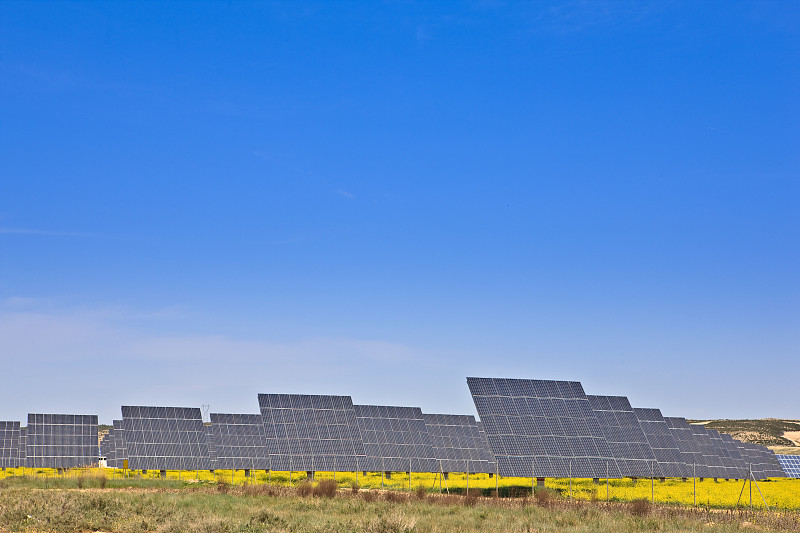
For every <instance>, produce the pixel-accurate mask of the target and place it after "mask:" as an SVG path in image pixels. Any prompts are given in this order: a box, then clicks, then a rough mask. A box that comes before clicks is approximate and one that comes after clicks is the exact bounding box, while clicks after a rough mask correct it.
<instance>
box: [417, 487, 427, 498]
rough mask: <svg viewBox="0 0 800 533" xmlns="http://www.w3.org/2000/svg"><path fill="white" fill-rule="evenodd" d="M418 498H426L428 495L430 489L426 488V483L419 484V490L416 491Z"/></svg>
mask: <svg viewBox="0 0 800 533" xmlns="http://www.w3.org/2000/svg"><path fill="white" fill-rule="evenodd" d="M414 494H415V495H416V497H417V499H418V500H424V499H425V498H427V497H428V491H427V490H426V489H425V486H424V485H417V490H415V491H414Z"/></svg>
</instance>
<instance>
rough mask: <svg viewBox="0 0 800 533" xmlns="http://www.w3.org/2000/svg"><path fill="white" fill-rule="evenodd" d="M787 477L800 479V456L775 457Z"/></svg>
mask: <svg viewBox="0 0 800 533" xmlns="http://www.w3.org/2000/svg"><path fill="white" fill-rule="evenodd" d="M776 458H777V459H778V462H779V463H780V465H781V468H783V471H784V472H786V476H787V477H797V478H800V455H776Z"/></svg>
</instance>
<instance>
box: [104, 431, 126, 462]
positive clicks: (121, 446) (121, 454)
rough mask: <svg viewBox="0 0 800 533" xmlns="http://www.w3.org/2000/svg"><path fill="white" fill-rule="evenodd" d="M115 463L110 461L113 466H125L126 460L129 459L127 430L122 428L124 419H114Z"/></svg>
mask: <svg viewBox="0 0 800 533" xmlns="http://www.w3.org/2000/svg"><path fill="white" fill-rule="evenodd" d="M113 424H114V428H113V429H114V464H113V465H112V464H111V463H109V465H108V466H110V467H112V468H124V467H125V460H126V459H128V452H127V448H126V446H125V430H124V429H122V420H114V422H113Z"/></svg>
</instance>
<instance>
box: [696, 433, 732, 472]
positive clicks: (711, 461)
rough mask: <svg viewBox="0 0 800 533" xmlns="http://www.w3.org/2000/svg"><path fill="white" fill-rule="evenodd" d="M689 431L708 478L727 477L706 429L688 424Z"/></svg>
mask: <svg viewBox="0 0 800 533" xmlns="http://www.w3.org/2000/svg"><path fill="white" fill-rule="evenodd" d="M689 430H690V431H691V432H692V437H693V438H694V441H695V444H697V447H698V449H699V450H700V454H701V455H702V456H703V462H704V464H705V465H706V468H707V469H708V477H713V478H725V477H727V471H726V469H725V466H724V465H723V463H722V458H721V457H720V456H719V453H718V452H717V449H716V447H715V446H714V442H713V441H712V440H711V435H710V434H709V433H708V431H707V430H706V428H704V427H703V426H701V425H698V424H689Z"/></svg>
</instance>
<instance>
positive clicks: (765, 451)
mask: <svg viewBox="0 0 800 533" xmlns="http://www.w3.org/2000/svg"><path fill="white" fill-rule="evenodd" d="M736 446H737V447H738V448H739V453H741V455H742V459H743V460H744V461H745V463H747V465H748V469H749V470H750V471H752V474H753V477H755V478H756V479H767V478H770V477H783V476H785V475H786V474H785V472H784V471H783V468H782V467H781V464H780V461H778V457H777V456H776V455H775V452H773V451H772V450H770V449H769V448H766V447H764V446H759V445H758V444H751V443H749V442H736Z"/></svg>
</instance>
